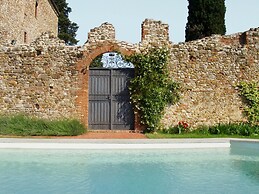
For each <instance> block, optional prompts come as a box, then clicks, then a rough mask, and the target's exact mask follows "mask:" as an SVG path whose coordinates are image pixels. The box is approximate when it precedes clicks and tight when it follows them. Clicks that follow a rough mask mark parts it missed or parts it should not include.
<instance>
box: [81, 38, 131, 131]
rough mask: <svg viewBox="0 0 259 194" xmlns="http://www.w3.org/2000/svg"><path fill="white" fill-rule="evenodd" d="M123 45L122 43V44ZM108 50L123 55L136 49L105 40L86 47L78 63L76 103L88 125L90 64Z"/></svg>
mask: <svg viewBox="0 0 259 194" xmlns="http://www.w3.org/2000/svg"><path fill="white" fill-rule="evenodd" d="M121 45H122V44H121ZM107 52H119V53H121V54H123V55H131V54H134V53H135V50H134V49H126V48H123V47H122V46H120V43H111V42H103V43H99V44H97V45H96V44H90V45H88V46H86V47H85V48H84V52H83V58H82V60H80V61H79V62H78V63H77V70H78V88H77V99H76V105H77V110H78V114H79V117H80V118H81V122H82V123H83V124H84V125H85V126H86V127H88V102H89V96H88V89H89V86H88V82H89V66H90V64H91V62H92V61H93V60H94V59H95V58H96V57H97V56H99V55H101V54H104V53H107Z"/></svg>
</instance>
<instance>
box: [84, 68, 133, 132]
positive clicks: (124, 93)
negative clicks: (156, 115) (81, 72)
mask: <svg viewBox="0 0 259 194" xmlns="http://www.w3.org/2000/svg"><path fill="white" fill-rule="evenodd" d="M133 76H134V69H130V68H125V69H91V70H90V78H89V114H88V115H89V118H88V121H89V129H98V130H107V129H112V130H133V129H134V113H133V109H132V106H131V104H130V95H129V90H128V85H129V81H130V79H131V78H132V77H133Z"/></svg>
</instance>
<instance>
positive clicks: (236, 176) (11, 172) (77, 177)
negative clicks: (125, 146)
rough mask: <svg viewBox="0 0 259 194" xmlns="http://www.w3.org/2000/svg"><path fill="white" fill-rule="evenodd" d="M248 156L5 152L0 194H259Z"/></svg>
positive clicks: (222, 152) (255, 158) (258, 166)
mask: <svg viewBox="0 0 259 194" xmlns="http://www.w3.org/2000/svg"><path fill="white" fill-rule="evenodd" d="M258 192H259V154H258V153H256V152H255V153H253V152H249V151H248V150H246V149H244V150H240V149H238V150H235V149H229V148H218V149H173V150H155V151H152V150H136V151H133V150H104V151H101V150H90V151H89V150H0V193H6V194H8V193H15V194H19V193H26V194H30V193H33V194H35V193H44V194H45V193H48V194H50V193H62V194H64V193H75V194H80V193H89V194H97V193H98V194H99V193H100V194H110V193H111V194H117V193H118V194H124V193H125V194H126V193H130V194H138V193H139V194H145V193H147V194H152V193H156V194H160V193H161V194H167V193H168V194H169V193H170V194H172V193H210V194H213V193H228V194H229V193H235V194H237V193H242V194H243V193H258Z"/></svg>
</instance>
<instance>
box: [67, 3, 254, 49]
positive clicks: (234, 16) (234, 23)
mask: <svg viewBox="0 0 259 194" xmlns="http://www.w3.org/2000/svg"><path fill="white" fill-rule="evenodd" d="M67 3H69V6H70V7H71V8H72V13H71V14H70V20H72V21H74V22H76V23H77V24H78V25H79V27H80V28H79V30H78V32H77V39H79V40H80V42H79V45H82V44H84V42H85V41H86V40H87V34H88V32H89V31H90V29H92V28H94V27H97V26H100V25H101V24H102V23H104V22H109V23H111V24H113V25H114V27H115V30H116V39H118V40H123V41H127V42H130V43H137V42H140V38H141V23H142V22H143V21H144V20H145V19H146V18H150V19H155V20H161V21H162V22H164V23H167V24H169V28H170V40H171V41H172V42H174V43H177V42H183V41H184V39H185V38H184V37H185V25H186V22H187V16H188V9H187V6H188V1H187V0H109V1H107V0H94V1H93V0H67ZM226 7H227V12H226V18H225V19H226V27H227V34H233V33H236V32H243V31H246V30H248V29H250V28H256V27H259V0H226Z"/></svg>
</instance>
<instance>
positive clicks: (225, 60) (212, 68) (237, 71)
mask: <svg viewBox="0 0 259 194" xmlns="http://www.w3.org/2000/svg"><path fill="white" fill-rule="evenodd" d="M171 55H172V58H171V64H170V73H171V75H172V77H173V79H175V80H176V81H178V82H179V83H181V85H182V87H183V94H182V99H181V101H180V103H178V104H177V105H174V106H170V107H168V108H167V109H166V114H165V117H164V119H163V123H164V124H165V126H167V127H169V126H170V125H176V124H177V123H178V122H179V121H182V120H183V121H186V122H188V123H190V124H191V125H192V126H193V125H194V126H197V125H214V124H218V123H229V122H239V121H243V120H245V118H244V116H243V114H242V111H243V108H244V105H243V103H242V100H241V98H240V96H239V92H238V90H237V88H236V85H237V84H238V83H239V82H240V81H252V80H253V81H257V82H259V29H258V28H257V29H251V30H249V31H247V32H245V33H238V34H234V35H230V36H219V35H215V36H212V37H209V38H204V39H201V40H197V41H193V42H189V43H184V44H176V45H172V49H171Z"/></svg>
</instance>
